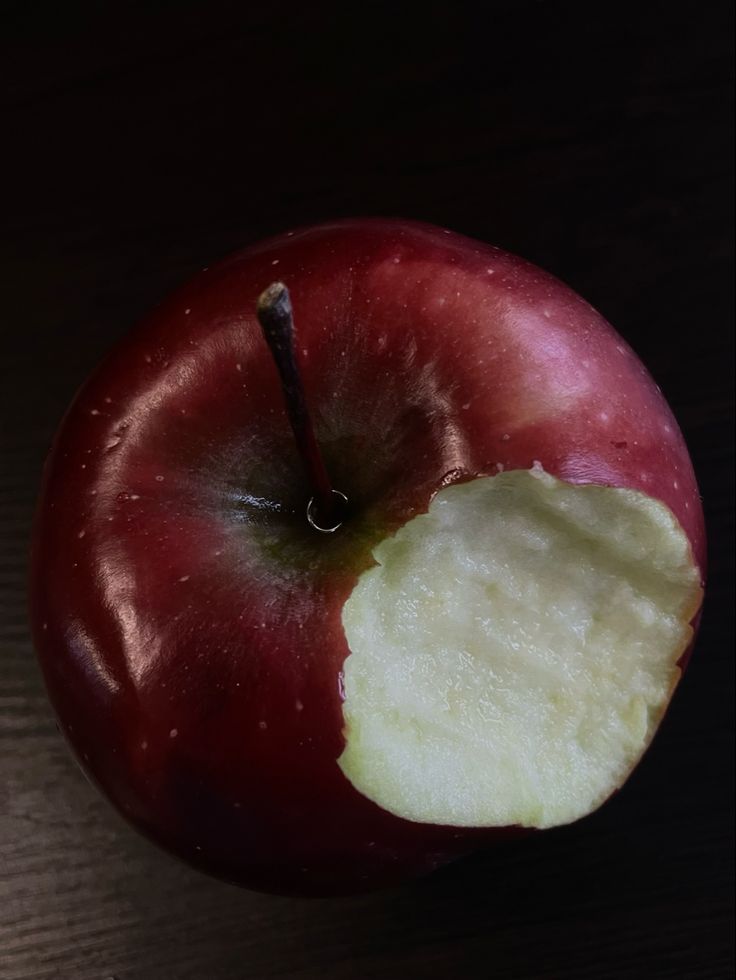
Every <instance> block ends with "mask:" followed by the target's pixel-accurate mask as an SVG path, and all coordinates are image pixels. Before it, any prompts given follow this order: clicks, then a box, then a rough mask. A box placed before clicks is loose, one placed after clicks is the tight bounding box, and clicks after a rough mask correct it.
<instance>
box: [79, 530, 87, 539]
mask: <svg viewBox="0 0 736 980" xmlns="http://www.w3.org/2000/svg"><path fill="white" fill-rule="evenodd" d="M86 533H87V532H86V531H85V530H84V528H82V530H81V531H80V532H79V534H78V535H77V537H78V538H83V537H84V536H85V534H86Z"/></svg>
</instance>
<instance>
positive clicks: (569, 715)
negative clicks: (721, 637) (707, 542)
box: [338, 467, 701, 828]
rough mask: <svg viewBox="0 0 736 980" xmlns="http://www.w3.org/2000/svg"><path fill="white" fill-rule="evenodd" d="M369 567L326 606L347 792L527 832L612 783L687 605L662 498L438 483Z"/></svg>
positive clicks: (675, 647) (464, 822)
mask: <svg viewBox="0 0 736 980" xmlns="http://www.w3.org/2000/svg"><path fill="white" fill-rule="evenodd" d="M374 558H375V559H376V562H377V565H376V566H375V567H374V568H371V569H369V570H368V571H366V572H364V573H363V575H362V576H361V578H360V580H359V582H358V585H357V586H356V587H355V589H354V590H353V592H352V594H351V596H350V598H349V599H348V601H347V602H346V603H345V606H344V608H343V624H344V627H345V635H346V637H347V641H348V646H349V648H350V651H351V653H350V656H349V657H348V658H347V660H346V661H345V667H344V673H345V691H346V699H345V705H344V709H343V710H344V713H345V717H346V721H347V728H346V746H345V750H344V751H343V754H342V755H341V757H340V759H339V760H338V761H339V764H340V766H341V768H342V770H343V772H344V773H345V775H346V776H347V777H348V778H349V779H350V781H351V782H352V783H353V785H354V786H356V787H357V788H358V789H359V790H360V791H361V792H363V793H364V794H365V795H366V796H367V797H369V799H372V800H374V801H375V802H376V803H378V804H379V805H380V806H382V807H384V808H385V809H386V810H389V811H390V812H391V813H395V814H396V815H397V816H401V817H404V818H407V819H410V820H417V821H421V822H423V823H434V824H447V825H453V826H462V827H468V826H470V827H483V826H490V827H505V826H509V825H518V826H521V827H536V828H543V827H553V826H556V825H559V824H564V823H570V822H571V821H573V820H577V819H579V818H580V817H583V816H585V815H586V814H587V813H590V812H591V810H594V809H595V808H596V807H597V806H599V805H600V804H601V803H602V802H603V801H604V800H605V799H606V798H607V797H608V796H610V794H611V793H612V792H613V791H614V790H615V789H616V788H617V787H618V786H619V785H620V784H621V783H623V781H624V780H625V779H626V777H627V775H628V774H629V772H630V771H631V770H632V768H633V767H634V765H635V764H636V762H637V761H638V759H639V757H640V756H641V754H642V752H643V751H644V749H645V748H646V746H647V745H648V743H649V741H650V739H651V738H652V735H653V734H654V731H655V729H656V726H657V724H658V723H659V720H660V718H661V716H662V713H663V711H664V709H665V707H666V705H667V702H668V701H669V698H670V695H671V694H672V690H673V688H674V686H675V684H676V683H677V679H678V677H679V674H680V671H679V668H678V666H677V664H678V661H679V659H680V657H681V656H682V655H683V653H684V652H685V650H686V649H687V648H688V646H689V644H690V642H691V639H692V632H693V631H692V628H691V627H690V625H689V622H690V619H691V618H692V617H693V616H694V615H695V613H696V612H697V610H698V608H699V606H700V601H701V589H700V577H699V575H698V572H697V569H696V568H695V565H694V563H693V560H692V554H691V552H690V547H689V544H688V541H687V538H686V537H685V534H684V533H683V531H682V528H681V527H680V526H679V524H678V523H677V521H676V520H675V519H674V517H673V516H672V514H671V513H670V511H669V510H667V508H666V507H664V506H663V505H662V504H660V503H659V502H657V501H655V500H653V499H652V498H651V497H648V496H646V495H644V494H642V493H639V492H638V491H635V490H623V489H620V488H616V487H598V486H590V485H588V486H573V485H572V484H569V483H563V482H562V481H560V480H556V479H555V478H554V477H552V476H549V475H548V474H546V473H544V471H543V470H542V469H541V467H536V468H533V469H531V470H512V471H511V472H509V473H501V474H499V475H498V476H495V477H485V478H480V479H476V480H473V481H471V482H469V483H464V484H461V485H458V486H454V487H449V488H447V489H445V490H442V491H440V493H438V494H437V496H436V497H435V498H434V500H433V501H432V503H431V504H430V507H429V511H428V512H427V513H426V514H422V515H419V516H418V517H415V518H413V520H411V521H409V523H408V524H406V525H404V527H403V528H401V529H400V530H399V531H398V532H397V533H396V535H395V536H394V537H392V538H389V539H387V540H386V541H384V542H382V543H381V544H380V545H379V546H378V548H376V549H375V551H374Z"/></svg>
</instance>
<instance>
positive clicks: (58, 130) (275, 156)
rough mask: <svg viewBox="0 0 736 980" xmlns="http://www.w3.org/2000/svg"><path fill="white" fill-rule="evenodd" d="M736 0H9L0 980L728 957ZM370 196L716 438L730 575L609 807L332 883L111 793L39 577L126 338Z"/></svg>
mask: <svg viewBox="0 0 736 980" xmlns="http://www.w3.org/2000/svg"><path fill="white" fill-rule="evenodd" d="M730 7H731V3H730V2H718V0H716V2H703V0H701V2H699V3H692V4H677V3H672V2H669V3H665V2H662V3H651V2H649V3H647V2H644V3H641V4H639V5H636V6H634V5H632V6H627V5H625V4H624V5H622V4H621V3H615V4H614V3H601V4H599V3H593V2H553V0H546V2H545V0H508V2H506V3H488V2H487V3H485V4H479V5H478V6H474V5H471V4H462V3H460V4H451V3H449V2H447V3H438V2H432V0H425V2H424V3H423V4H421V5H418V4H417V5H414V4H408V5H407V4H404V5H402V4H389V3H386V4H384V3H364V4H354V3H351V2H350V0H344V2H343V3H342V4H334V5H330V4H320V3H308V2H303V3H297V2H294V3H281V2H279V0H272V2H268V3H265V4H264V5H263V6H256V5H253V4H249V3H248V2H246V0H243V2H239V3H231V4H228V3H221V2H217V0H210V2H186V0H179V2H170V3H160V2H159V3H146V4H127V5H125V4H119V3H107V4H99V5H92V6H90V7H89V8H83V7H82V6H81V5H80V4H74V3H72V4H69V3H59V4H56V5H54V7H53V8H51V7H49V8H48V9H43V8H41V7H40V6H39V5H36V4H34V3H32V2H29V0H26V2H25V3H23V4H20V3H13V2H5V3H3V5H2V12H3V17H4V21H5V24H4V27H3V30H2V38H3V40H2V52H0V53H1V54H2V57H1V58H0V63H1V65H2V67H1V68H0V72H1V73H2V76H3V86H2V95H1V99H2V106H3V122H2V130H1V131H2V134H3V137H4V139H3V142H4V149H3V150H2V165H3V168H4V169H5V170H6V174H5V176H4V178H3V181H2V185H1V186H2V192H3V193H2V214H1V221H2V235H1V236H0V250H1V251H0V280H1V282H2V299H1V300H0V324H1V329H2V349H3V355H2V378H1V379H0V399H1V400H2V427H3V447H4V448H3V457H2V471H1V473H0V500H1V502H2V512H1V514H0V521H1V524H0V526H1V529H2V550H1V552H0V582H1V584H2V600H1V601H2V626H1V632H0V640H1V655H2V660H1V661H0V678H1V680H0V751H1V753H2V755H1V757H0V794H1V796H0V819H1V821H2V822H1V824H0V909H1V910H2V911H0V976H1V977H2V978H3V980H8V978H15V980H19V978H23V980H30V978H36V980H41V978H44V980H45V978H52V977H54V978H63V980H107V978H109V977H115V978H117V980H169V978H171V980H195V978H196V980H199V978H215V980H220V978H239V980H240V978H244V980H252V978H258V980H260V978H294V980H297V978H299V980H307V978H316V977H320V978H334V980H342V978H348V977H350V978H364V977H369V976H380V977H387V978H389V980H391V978H394V977H397V978H399V977H400V978H414V977H417V978H425V977H426V978H445V977H446V978H455V977H460V978H463V977H469V978H481V977H482V978H486V977H488V978H499V980H505V978H508V980H512V978H513V980H519V978H522V980H523V978H538V977H541V978H579V980H598V978H638V977H644V978H650V977H651V978H663V977H667V978H683V977H684V978H702V980H705V978H708V980H711V978H728V977H730V976H731V975H732V971H733V933H732V924H731V914H732V907H733V906H732V897H731V891H732V883H733V871H732V869H733V861H732V858H733V837H732V830H731V819H732V815H733V780H732V772H733V747H732V742H733V709H732V704H733V642H732V641H733V633H732V612H731V588H732V576H731V571H732V564H731V554H732V551H731V546H732V531H733V521H732V515H733V510H732V497H733V483H732V429H731V418H732V414H731V413H732V400H731V356H732V346H731V345H732V333H731V324H732V309H731V265H730V263H731V257H732V237H731V231H732V225H731V215H732V196H731V186H732V185H731V177H730V166H731V161H732V146H731V130H730V124H729V112H730V103H731V77H732V74H731V73H732V63H731V36H732V24H731V14H730ZM355 213H358V214H375V213H377V214H388V215H402V216H407V217H415V218H423V219H426V220H429V221H434V222H437V223H439V224H442V225H444V226H447V227H450V228H454V229H456V230H458V231H462V232H465V233H467V234H470V235H473V236H477V237H478V238H481V239H485V240H488V241H492V242H495V243H497V244H500V245H502V246H505V247H506V248H509V249H511V250H512V251H517V252H520V253H521V254H523V255H525V256H526V257H528V258H530V259H532V260H533V261H535V262H537V263H539V264H540V265H542V266H544V267H546V268H548V269H550V270H551V271H553V272H554V273H556V274H557V275H558V276H560V277H561V278H563V279H565V280H567V281H568V282H569V283H570V284H571V285H572V286H573V287H574V288H576V289H577V290H578V291H579V292H581V293H582V294H583V295H584V296H585V297H586V298H587V299H589V300H590V301H591V302H592V303H593V304H594V305H595V306H597V307H598V308H599V309H600V310H601V311H602V312H603V313H604V314H605V315H606V316H607V317H608V318H609V319H610V320H611V321H612V322H613V323H614V324H615V325H616V326H617V327H618V329H619V330H620V331H621V332H622V333H623V334H624V336H625V337H626V338H627V339H628V340H629V341H630V342H631V343H632V344H633V346H634V347H635V348H636V349H637V350H638V352H639V353H640V354H641V355H642V357H643V358H644V360H645V361H646V362H647V363H648V365H649V366H650V368H651V369H652V371H653V373H654V375H655V377H656V378H657V380H658V381H659V383H660V384H661V385H662V388H663V389H664V392H665V394H666V395H667V397H668V398H669V399H670V401H671V403H672V405H673V408H674V410H675V413H676V414H677V416H678V418H679V420H680V422H681V425H682V427H683V429H684V432H685V435H686V438H687V440H688V442H689V444H690V447H691V450H692V453H693V458H694V462H695V467H696V470H697V472H698V475H699V479H700V481H701V486H702V491H703V495H704V499H705V507H706V511H707V519H708V526H709V531H710V553H711V566H710V589H709V594H708V600H707V606H706V610H705V617H704V620H703V628H702V633H701V637H700V640H699V643H698V647H697V650H696V654H695V657H694V660H693V662H692V665H691V668H690V670H689V672H688V676H687V677H686V679H685V682H684V683H683V685H682V687H681V689H680V690H679V692H678V694H677V696H676V698H675V701H674V703H673V706H672V709H671V711H670V713H669V715H668V718H667V720H666V722H665V724H664V726H663V728H662V730H661V733H660V735H659V736H658V738H657V740H656V743H655V746H654V748H653V750H652V751H651V752H650V753H649V755H648V756H647V758H646V759H645V761H644V762H643V764H642V765H641V766H640V768H639V769H638V770H637V772H636V774H635V775H634V777H633V778H632V779H631V781H630V783H629V784H628V786H627V788H626V790H625V791H624V792H623V793H622V794H620V795H619V796H618V797H617V798H616V799H614V800H613V801H611V802H610V803H609V805H607V806H606V807H605V808H603V809H602V810H601V811H600V812H598V813H597V814H596V815H594V816H593V817H591V818H590V819H588V820H586V821H584V822H583V823H581V824H579V825H577V826H573V827H570V828H566V829H562V830H558V831H554V832H550V833H549V834H547V835H541V836H538V837H536V838H533V839H530V840H526V841H520V842H517V843H513V844H509V845H506V846H504V847H502V848H499V849H497V850H495V851H491V852H488V853H485V854H483V855H480V856H477V857H475V858H472V859H469V860H466V861H464V862H462V863H460V864H458V865H456V866H454V867H452V868H450V869H447V870H445V871H443V872H440V873H438V874H437V875H435V876H434V877H432V878H430V879H427V880H424V881H420V882H414V883H411V884H408V885H406V886H405V887H403V888H399V889H396V890H393V891H388V892H384V893H381V894H375V895H371V896H367V897H363V898H358V899H351V900H340V901H327V900H320V901H311V902H310V901H304V900H287V899H282V898H273V897H265V896H259V895H256V894H251V893H248V892H244V891H239V890H237V889H235V888H232V887H229V886H226V885H222V884H219V883H217V882H214V881H210V880H208V879H206V878H204V877H202V876H200V875H198V874H197V873H195V872H193V871H190V870H189V869H187V868H186V867H183V866H180V865H178V864H177V863H175V862H174V861H172V860H171V859H170V858H168V857H166V856H164V855H163V854H161V853H159V852H158V851H157V850H155V849H154V847H153V846H152V845H149V844H148V843H146V842H145V841H144V840H142V839H140V838H139V837H137V836H136V835H135V834H134V833H133V832H132V831H131V830H129V829H128V828H127V827H126V826H125V825H124V824H123V823H122V822H121V820H120V819H119V818H118V817H117V816H116V815H115V814H114V813H113V812H112V811H111V810H110V808H109V807H108V806H107V804H106V803H105V802H104V801H103V800H102V799H101V798H99V797H98V795H97V794H96V793H95V792H94V791H93V790H92V789H91V788H90V787H89V786H88V785H87V783H86V782H85V781H84V779H83V777H82V776H81V774H80V773H79V771H78V770H77V768H76V767H75V765H74V763H73V761H72V759H71V758H70V756H69V754H68V753H67V750H66V748H65V746H64V744H63V742H62V740H61V738H60V737H59V736H58V735H57V733H56V731H55V729H54V723H53V720H52V716H51V713H50V710H49V707H48V704H47V702H46V698H45V695H44V692H43V689H42V685H41V681H40V676H39V672H38V669H37V667H36V665H35V661H34V657H33V652H32V649H31V644H30V641H29V637H28V630H27V625H26V614H25V594H24V576H25V561H26V548H27V541H28V534H29V526H30V520H31V514H32V508H33V501H34V496H35V493H36V488H37V484H38V477H39V470H40V467H41V463H42V459H43V456H44V453H45V451H46V449H47V447H48V444H49V440H50V438H51V435H52V432H53V430H54V428H55V426H56V424H57V423H58V420H59V418H60V416H61V414H62V412H63V410H64V408H65V406H66V405H67V403H68V402H69V400H70V398H71V396H72V394H73V393H74V390H75V389H76V387H77V386H78V385H79V384H80V382H81V381H82V380H83V378H84V377H85V375H86V374H87V373H88V371H89V370H90V369H91V368H92V367H93V365H94V364H95V363H96V362H97V361H98V360H99V359H100V357H101V356H102V355H103V354H104V353H105V352H106V351H107V350H108V349H109V348H110V347H111V345H112V344H113V343H114V341H115V340H116V339H117V338H119V337H120V336H122V335H123V333H124V332H125V331H126V330H128V328H129V327H130V325H131V324H132V323H133V322H134V321H135V320H136V319H137V318H138V317H139V316H140V315H141V314H142V313H143V312H144V311H145V310H146V309H147V308H148V307H149V306H151V305H152V304H153V303H154V302H155V301H157V300H158V299H159V298H160V297H161V296H162V295H164V294H165V293H166V292H167V291H168V290H169V289H170V288H171V287H173V286H174V285H175V284H177V283H179V282H180V281H182V280H183V279H185V278H186V277H188V276H189V275H190V274H191V273H192V272H194V271H195V270H197V269H198V268H199V267H200V266H202V265H204V264H207V263H208V262H209V261H210V260H212V259H213V258H216V257H218V256H220V255H222V254H223V253H225V252H227V251H228V250H230V249H233V248H235V247H238V246H241V245H244V244H247V243H249V242H252V241H254V240H257V239H258V238H259V237H261V236H263V235H265V234H268V233H272V232H277V231H279V230H283V229H285V228H288V227H290V226H293V225H295V224H299V223H304V222H309V221H312V220H316V219H323V218H326V217H330V216H338V215H349V214H355Z"/></svg>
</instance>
